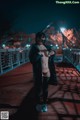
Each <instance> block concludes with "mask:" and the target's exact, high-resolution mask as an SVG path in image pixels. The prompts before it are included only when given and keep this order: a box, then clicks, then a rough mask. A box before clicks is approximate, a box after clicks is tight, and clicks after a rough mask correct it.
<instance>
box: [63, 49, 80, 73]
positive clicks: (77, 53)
mask: <svg viewBox="0 0 80 120" xmlns="http://www.w3.org/2000/svg"><path fill="white" fill-rule="evenodd" d="M63 58H64V59H67V60H68V61H69V62H70V63H72V64H73V65H74V67H76V68H77V69H78V71H80V49H73V48H72V49H69V48H68V49H64V50H63Z"/></svg>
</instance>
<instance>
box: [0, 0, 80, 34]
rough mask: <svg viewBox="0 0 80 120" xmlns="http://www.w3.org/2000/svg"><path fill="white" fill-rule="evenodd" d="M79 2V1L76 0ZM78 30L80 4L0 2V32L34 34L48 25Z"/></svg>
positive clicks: (23, 0) (31, 0)
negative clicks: (76, 28) (9, 31)
mask: <svg viewBox="0 0 80 120" xmlns="http://www.w3.org/2000/svg"><path fill="white" fill-rule="evenodd" d="M77 1H79V0H77ZM51 22H53V24H54V26H56V25H57V26H58V27H61V26H65V27H78V28H80V4H74V5H71V4H68V5H67V4H66V5H62V4H56V3H55V0H1V2H0V32H5V31H8V30H11V31H19V32H26V33H28V34H30V33H35V32H38V31H41V30H42V29H44V28H45V27H46V26H47V25H48V24H49V23H51Z"/></svg>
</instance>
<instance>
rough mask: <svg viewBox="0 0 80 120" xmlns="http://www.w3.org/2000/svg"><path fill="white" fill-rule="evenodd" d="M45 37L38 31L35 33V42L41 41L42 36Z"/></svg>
mask: <svg viewBox="0 0 80 120" xmlns="http://www.w3.org/2000/svg"><path fill="white" fill-rule="evenodd" d="M43 37H46V36H45V34H44V33H43V32H38V33H36V38H35V42H36V43H38V42H42V38H43Z"/></svg>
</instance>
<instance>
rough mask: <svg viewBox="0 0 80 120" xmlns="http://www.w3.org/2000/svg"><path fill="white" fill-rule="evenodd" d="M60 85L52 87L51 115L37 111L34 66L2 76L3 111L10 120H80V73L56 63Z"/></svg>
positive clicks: (49, 106)
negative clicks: (6, 112) (8, 115)
mask: <svg viewBox="0 0 80 120" xmlns="http://www.w3.org/2000/svg"><path fill="white" fill-rule="evenodd" d="M56 73H57V79H58V82H59V84H58V85H57V86H55V85H49V95H48V112H45V113H38V112H37V111H36V110H35V104H36V103H35V96H34V84H33V73H32V66H31V64H30V63H27V64H25V65H22V66H20V67H18V68H16V69H14V70H12V71H10V72H8V73H7V74H5V75H2V76H0V111H3V110H5V111H9V114H10V120H80V73H79V72H78V71H77V70H76V69H75V68H73V67H72V66H68V65H66V64H61V63H60V64H58V63H57V64H56Z"/></svg>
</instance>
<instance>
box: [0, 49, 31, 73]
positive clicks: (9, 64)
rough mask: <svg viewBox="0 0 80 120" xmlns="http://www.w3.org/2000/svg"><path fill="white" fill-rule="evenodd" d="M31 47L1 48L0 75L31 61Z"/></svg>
mask: <svg viewBox="0 0 80 120" xmlns="http://www.w3.org/2000/svg"><path fill="white" fill-rule="evenodd" d="M28 54H29V49H27V48H23V49H7V50H5V49H0V75H2V74H3V73H5V72H8V71H10V70H12V69H14V68H15V67H18V66H20V65H22V64H24V63H27V62H28V61H29V58H28Z"/></svg>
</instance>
